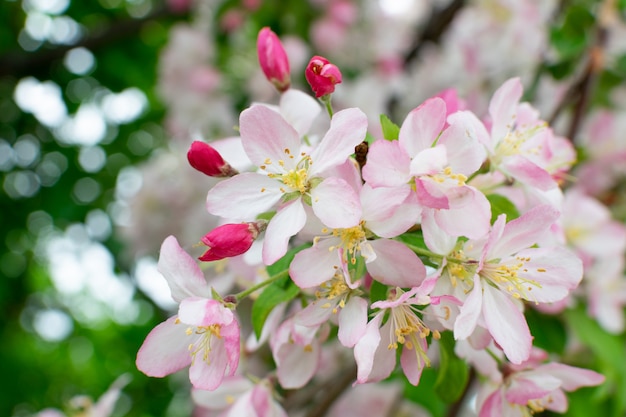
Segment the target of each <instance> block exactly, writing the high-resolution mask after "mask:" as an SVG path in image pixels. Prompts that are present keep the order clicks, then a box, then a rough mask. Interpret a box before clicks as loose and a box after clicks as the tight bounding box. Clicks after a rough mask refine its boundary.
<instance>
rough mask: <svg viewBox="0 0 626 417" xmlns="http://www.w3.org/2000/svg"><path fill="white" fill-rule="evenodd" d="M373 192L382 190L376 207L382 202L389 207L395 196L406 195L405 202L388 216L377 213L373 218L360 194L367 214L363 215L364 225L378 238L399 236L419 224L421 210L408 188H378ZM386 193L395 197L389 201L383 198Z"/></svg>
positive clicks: (364, 187) (413, 194)
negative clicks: (386, 203) (391, 193)
mask: <svg viewBox="0 0 626 417" xmlns="http://www.w3.org/2000/svg"><path fill="white" fill-rule="evenodd" d="M366 185H367V184H366ZM366 185H364V186H363V190H365V189H366V188H367V187H366ZM363 190H362V191H363ZM375 190H384V191H383V193H382V195H380V194H379V195H380V198H379V199H378V200H377V203H376V204H378V205H382V204H384V202H388V204H389V205H393V204H394V203H393V200H394V199H395V198H397V196H402V195H403V194H405V193H408V195H407V197H406V198H405V200H404V201H403V202H402V203H401V204H400V205H399V206H397V207H395V208H394V210H393V211H392V212H391V213H390V214H389V213H387V216H384V215H383V213H377V216H376V217H374V216H372V213H371V212H369V209H370V208H371V205H370V206H365V203H364V202H363V196H362V194H363V193H361V204H362V205H363V210H368V213H365V212H364V213H363V220H365V223H366V224H365V225H366V227H367V228H368V229H370V230H371V231H372V232H374V233H375V234H376V235H378V236H380V237H386V238H392V237H396V236H399V235H401V234H402V233H404V232H406V231H407V230H409V229H410V228H411V227H413V226H415V224H417V223H419V220H420V217H421V215H422V208H421V207H420V205H419V203H418V202H417V196H416V195H415V193H413V192H411V190H410V188H409V187H402V188H383V187H379V188H376V189H375ZM387 191H389V192H393V193H394V194H395V195H396V197H390V198H389V200H387V199H385V198H383V195H384V196H386V195H388V193H387ZM378 214H380V216H378Z"/></svg>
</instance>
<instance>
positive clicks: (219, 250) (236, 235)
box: [198, 220, 267, 262]
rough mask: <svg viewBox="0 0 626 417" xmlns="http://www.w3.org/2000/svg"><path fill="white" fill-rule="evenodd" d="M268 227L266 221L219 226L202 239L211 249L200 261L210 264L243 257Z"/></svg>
mask: <svg viewBox="0 0 626 417" xmlns="http://www.w3.org/2000/svg"><path fill="white" fill-rule="evenodd" d="M266 227H267V222H266V221H265V220H259V221H256V222H250V223H237V224H224V225H222V226H219V227H217V228H215V229H213V230H212V231H210V232H209V233H207V234H206V235H205V236H204V237H203V238H202V243H204V244H205V245H206V246H208V247H209V249H208V250H207V251H206V252H205V253H204V255H202V256H200V258H198V259H200V260H201V261H205V262H209V261H218V260H220V259H224V258H231V257H233V256H237V255H241V254H242V253H245V252H247V251H248V249H250V246H252V242H254V241H255V240H256V238H257V237H258V236H259V233H261V232H262V231H264V230H265V228H266Z"/></svg>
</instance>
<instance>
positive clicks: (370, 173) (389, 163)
mask: <svg viewBox="0 0 626 417" xmlns="http://www.w3.org/2000/svg"><path fill="white" fill-rule="evenodd" d="M410 166H411V157H410V156H409V154H407V152H406V151H405V150H404V148H403V147H402V146H400V143H399V142H398V141H397V140H394V141H393V142H390V141H388V140H382V139H381V140H377V141H376V142H374V143H373V144H372V146H370V148H369V152H368V154H367V163H366V164H365V166H364V167H363V179H364V180H365V181H367V183H368V184H370V185H371V186H372V187H398V186H405V185H406V184H407V183H408V182H409V180H410V179H411V174H410Z"/></svg>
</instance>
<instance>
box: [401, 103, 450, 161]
mask: <svg viewBox="0 0 626 417" xmlns="http://www.w3.org/2000/svg"><path fill="white" fill-rule="evenodd" d="M445 122H446V103H445V102H444V101H443V100H442V99H440V98H439V97H433V98H430V99H428V100H426V101H425V102H424V103H423V104H421V105H420V106H419V107H417V108H415V109H413V110H412V111H411V112H410V113H409V114H408V116H407V117H406V119H404V122H403V123H402V127H401V128H400V134H399V137H398V140H399V141H400V144H401V145H402V146H403V147H404V149H406V151H407V153H408V154H409V156H411V157H413V156H415V155H417V154H418V153H419V152H421V151H423V150H424V149H428V148H430V147H431V146H432V144H433V142H434V141H435V139H437V136H439V133H440V132H441V130H442V129H443V126H444V124H445Z"/></svg>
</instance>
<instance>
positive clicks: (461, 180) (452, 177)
mask: <svg viewBox="0 0 626 417" xmlns="http://www.w3.org/2000/svg"><path fill="white" fill-rule="evenodd" d="M430 178H432V179H433V181H435V182H438V183H440V184H443V183H444V182H446V181H456V185H457V186H459V187H460V186H463V185H465V181H467V177H466V176H465V175H463V174H455V173H454V172H452V168H451V167H446V168H444V170H443V171H441V172H439V173H437V174H434V175H431V176H430Z"/></svg>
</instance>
